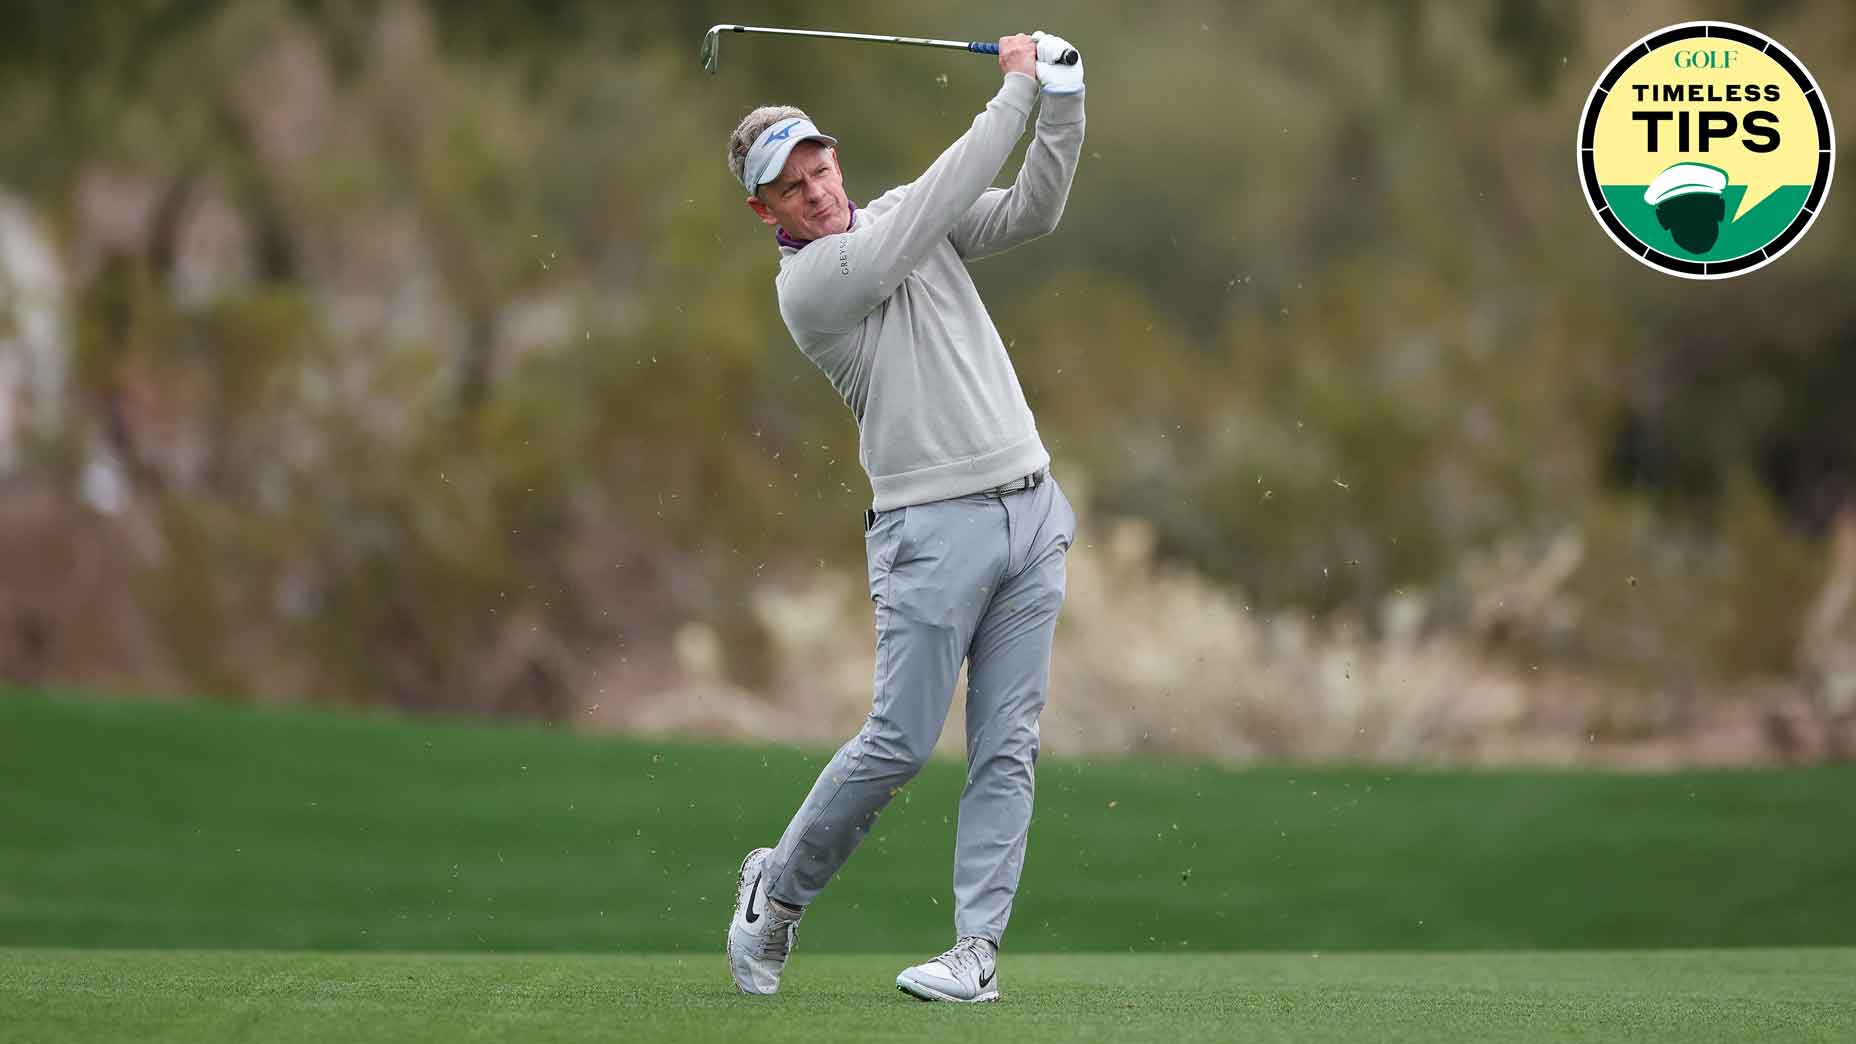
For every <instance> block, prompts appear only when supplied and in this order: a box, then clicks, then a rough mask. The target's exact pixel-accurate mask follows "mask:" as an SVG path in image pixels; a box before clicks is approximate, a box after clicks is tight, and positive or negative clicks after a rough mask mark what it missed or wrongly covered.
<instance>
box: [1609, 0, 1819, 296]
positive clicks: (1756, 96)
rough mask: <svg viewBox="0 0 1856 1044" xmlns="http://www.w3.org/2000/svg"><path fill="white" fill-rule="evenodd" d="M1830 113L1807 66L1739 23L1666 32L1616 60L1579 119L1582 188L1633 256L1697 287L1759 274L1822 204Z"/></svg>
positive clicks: (1808, 223) (1693, 24)
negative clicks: (1707, 281) (1706, 282)
mask: <svg viewBox="0 0 1856 1044" xmlns="http://www.w3.org/2000/svg"><path fill="white" fill-rule="evenodd" d="M1835 167H1836V136H1835V133H1834V132H1833V131H1832V129H1831V126H1830V108H1829V107H1828V106H1827V105H1825V104H1824V96H1823V94H1822V93H1821V92H1820V91H1819V90H1818V89H1817V81H1815V80H1813V79H1812V78H1811V74H1810V72H1809V71H1807V70H1806V69H1805V67H1804V65H1803V64H1802V63H1800V62H1799V61H1798V59H1797V58H1796V57H1794V56H1793V55H1792V53H1791V52H1790V51H1788V50H1786V49H1785V48H1784V47H1781V46H1780V45H1779V44H1778V42H1777V41H1775V40H1773V39H1771V38H1770V37H1767V36H1766V35H1764V34H1763V33H1757V32H1754V31H1753V30H1751V29H1748V28H1745V27H1744V26H1738V25H1733V24H1731V23H1729V22H1684V23H1682V24H1681V25H1672V26H1670V27H1668V28H1666V29H1659V30H1657V31H1656V32H1654V33H1651V34H1650V35H1648V36H1646V37H1644V38H1643V39H1641V40H1638V41H1637V42H1636V43H1634V44H1632V45H1631V46H1630V47H1628V48H1626V49H1625V51H1624V53H1622V54H1620V55H1618V56H1617V58H1615V59H1613V60H1612V62H1611V65H1610V67H1609V68H1607V69H1606V70H1605V74H1604V75H1603V76H1601V77H1599V79H1598V83H1597V84H1596V85H1595V86H1593V88H1592V94H1591V96H1590V97H1589V98H1587V99H1586V102H1585V112H1584V114H1583V115H1582V116H1581V118H1580V120H1579V180H1580V182H1581V183H1582V184H1583V185H1584V186H1585V199H1586V202H1587V203H1589V204H1590V205H1591V207H1592V214H1593V216H1594V217H1596V218H1598V222H1599V224H1601V225H1603V226H1604V227H1605V231H1606V232H1608V233H1610V235H1611V238H1612V240H1613V241H1615V242H1616V243H1617V245H1618V246H1620V247H1623V248H1624V250H1625V252H1626V253H1628V254H1630V255H1631V256H1632V257H1634V258H1636V259H1637V260H1639V261H1642V262H1643V263H1644V264H1646V265H1649V266H1650V267H1651V268H1655V269H1658V270H1660V271H1663V272H1668V273H1670V274H1671V275H1678V276H1682V277H1684V278H1687V279H1725V278H1727V277H1729V276H1736V275H1741V274H1743V273H1746V272H1751V271H1753V270H1754V269H1756V268H1759V267H1761V266H1763V265H1765V264H1767V263H1768V262H1771V261H1773V260H1774V259H1776V258H1777V257H1778V256H1779V255H1780V254H1783V253H1784V252H1785V251H1786V250H1788V249H1790V248H1791V245H1792V244H1793V243H1796V242H1797V241H1798V239H1799V237H1801V236H1803V235H1804V233H1805V229H1807V228H1810V227H1811V222H1812V221H1813V220H1814V219H1815V218H1816V217H1817V212H1818V211H1819V210H1821V209H1823V205H1824V199H1825V197H1826V195H1827V194H1828V193H1829V191H1830V176H1831V172H1832V171H1833V170H1834V168H1835Z"/></svg>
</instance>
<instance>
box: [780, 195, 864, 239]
mask: <svg viewBox="0 0 1856 1044" xmlns="http://www.w3.org/2000/svg"><path fill="white" fill-rule="evenodd" d="M844 202H846V203H849V204H850V207H851V220H850V224H851V225H855V224H857V204H855V203H851V201H850V200H848V199H847V200H845V201H844ZM773 238H774V240H775V241H776V242H778V243H779V244H780V245H781V246H783V247H791V248H792V249H794V250H804V249H805V248H806V244H807V243H810V242H812V241H811V240H810V239H794V238H793V237H792V236H789V235H787V234H786V229H784V228H781V227H780V226H778V225H775V226H774V227H773Z"/></svg>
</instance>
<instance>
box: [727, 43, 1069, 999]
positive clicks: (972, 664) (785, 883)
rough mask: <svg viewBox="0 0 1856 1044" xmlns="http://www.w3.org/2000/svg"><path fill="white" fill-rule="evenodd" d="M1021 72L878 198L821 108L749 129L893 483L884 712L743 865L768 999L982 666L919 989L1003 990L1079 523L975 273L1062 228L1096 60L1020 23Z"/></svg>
mask: <svg viewBox="0 0 1856 1044" xmlns="http://www.w3.org/2000/svg"><path fill="white" fill-rule="evenodd" d="M1066 59H1067V60H1068V62H1069V64H1060V63H1061V62H1063V61H1064V60H1066ZM999 67H1000V69H1001V70H1002V71H1003V73H1004V83H1003V84H1001V85H1000V87H999V92H998V93H997V94H995V95H994V96H993V98H992V100H991V101H990V102H988V103H987V104H986V108H985V110H984V111H982V112H981V113H980V114H979V115H978V116H976V117H974V120H973V125H972V127H970V128H969V129H968V130H967V132H966V133H965V134H963V135H961V136H960V138H959V139H958V140H957V141H955V142H954V143H953V144H952V145H950V146H948V149H947V151H946V152H943V153H942V154H941V157H940V158H939V159H937V160H935V161H934V163H933V164H931V165H930V166H929V167H928V169H927V170H926V171H924V172H923V173H922V175H921V176H920V177H919V178H916V179H915V181H914V182H912V183H910V184H908V185H904V186H902V187H900V188H895V189H891V190H890V191H888V192H886V193H884V194H883V195H882V196H880V197H878V198H877V199H875V200H873V201H871V203H870V204H869V205H868V206H865V207H862V208H859V207H856V206H854V205H853V204H852V203H851V202H850V200H849V199H848V198H847V197H846V196H845V192H844V182H843V176H842V171H841V168H840V166H839V163H838V157H837V154H836V151H835V149H834V148H833V146H835V145H836V144H837V139H835V138H832V137H829V136H827V135H824V134H821V133H819V130H818V128H817V127H816V126H814V125H813V123H812V121H811V120H810V119H809V118H807V116H806V115H805V113H803V112H801V111H799V110H798V109H793V108H788V107H766V108H760V109H756V110H754V111H753V112H751V113H749V114H748V115H747V117H746V118H745V119H743V120H742V121H741V124H740V126H738V127H736V128H735V132H734V135H733V136H732V138H731V139H730V142H729V152H728V161H729V169H730V171H731V172H732V173H733V174H734V175H735V176H736V177H737V178H738V179H739V180H740V182H741V184H742V185H743V187H745V188H746V189H747V191H748V199H747V204H748V206H749V207H750V208H752V209H753V211H754V213H755V214H757V215H758V216H759V217H760V219H761V220H762V221H763V222H765V223H766V224H768V225H771V226H773V227H774V229H775V235H776V238H777V239H778V241H779V248H780V271H779V274H778V275H777V276H776V277H775V279H774V284H775V286H776V288H777V289H778V292H779V302H780V315H781V317H782V318H783V319H784V320H785V321H786V326H787V329H788V330H789V331H791V333H792V336H793V340H794V341H795V342H797V343H798V346H799V349H800V351H802V352H804V353H805V355H806V357H807V358H809V359H811V360H812V362H813V363H815V364H816V365H817V366H818V368H819V369H820V370H822V371H824V373H825V376H826V377H828V378H829V379H830V380H831V383H832V385H833V386H834V387H836V388H837V389H838V392H839V394H840V395H842V396H843V397H844V401H845V403H846V404H847V405H848V406H850V408H851V412H852V413H853V414H854V415H855V416H856V418H857V423H858V428H859V437H860V443H861V450H860V458H861V460H862V463H863V466H864V470H865V471H866V472H868V473H869V476H870V485H871V487H872V490H873V491H874V494H875V497H874V500H873V502H872V504H871V510H869V511H867V512H865V514H864V531H865V545H866V547H865V550H866V554H867V558H868V564H869V578H870V596H871V599H872V601H874V602H875V605H876V627H877V641H876V681H875V697H874V702H873V706H872V707H871V710H870V715H869V717H868V718H867V719H866V720H865V722H864V725H863V728H862V729H861V730H860V731H859V732H858V733H857V735H856V736H854V737H852V739H851V740H850V742H848V743H846V744H845V745H844V746H843V747H842V748H841V749H840V750H839V751H838V752H837V754H836V755H835V756H834V757H833V758H832V759H831V762H830V764H828V765H826V766H825V770H824V771H823V772H822V773H820V774H819V777H818V782H816V783H815V784H813V786H812V790H811V792H810V793H809V794H807V795H806V798H805V801H804V803H803V804H802V805H801V806H800V807H799V811H798V813H797V814H796V815H794V816H793V819H792V822H791V823H789V824H788V825H787V827H786V831H785V833H784V834H783V835H782V836H781V837H780V841H779V844H778V845H777V846H775V847H773V848H756V849H755V850H753V851H752V852H749V853H748V855H747V858H746V859H744V860H743V861H742V864H741V871H740V876H739V886H738V892H737V897H736V903H735V914H734V919H733V920H732V921H731V922H730V924H729V927H728V963H729V968H730V970H731V972H732V973H733V975H734V979H735V983H736V985H738V986H739V987H740V988H741V990H742V991H743V992H746V993H757V994H770V993H773V992H775V991H777V990H778V989H779V987H780V975H781V972H782V971H783V970H784V968H785V965H786V959H787V957H788V955H789V954H790V953H791V952H792V948H793V945H794V943H795V941H796V940H797V939H798V925H799V920H800V918H801V916H802V915H803V914H804V912H805V908H806V905H807V904H808V903H810V902H812V900H813V899H814V898H816V897H817V896H818V895H819V893H820V892H821V891H822V890H823V889H824V888H825V885H826V884H827V883H828V882H829V881H830V880H831V878H832V875H833V874H835V873H837V871H838V868H839V867H841V866H843V865H844V862H845V860H847V859H849V858H850V855H851V852H852V851H853V850H855V849H856V847H857V845H858V842H860V841H862V840H863V837H864V835H865V834H866V833H867V832H868V831H869V830H870V828H871V825H872V824H873V823H874V822H875V820H876V817H877V814H878V813H879V812H881V811H882V809H883V808H884V806H886V805H887V804H889V801H890V799H891V798H892V797H894V796H895V794H896V792H897V791H898V790H899V789H900V788H901V787H902V786H903V785H904V784H905V783H907V782H908V781H909V780H910V779H912V778H914V776H915V774H916V773H917V772H918V771H919V770H920V769H921V767H922V765H923V764H924V762H925V761H926V760H927V758H928V755H929V752H930V751H932V750H933V749H934V746H935V742H936V740H938V739H939V738H940V735H941V729H942V726H943V725H944V724H945V722H946V719H947V713H948V709H949V707H950V705H951V704H952V702H953V695H954V686H955V681H956V678H957V676H958V674H959V671H960V667H961V664H962V662H963V661H966V662H967V665H968V670H967V782H966V788H965V790H964V791H963V792H962V793H961V796H960V820H959V826H958V827H957V829H956V837H955V854H954V932H955V936H956V943H955V945H954V946H953V948H951V949H949V950H948V951H947V952H945V953H943V954H941V955H940V956H939V957H936V958H934V959H933V960H930V961H927V962H925V963H923V964H918V965H915V966H914V967H911V968H908V969H905V970H904V971H903V972H902V973H901V974H900V975H898V976H897V977H896V985H897V986H898V987H900V988H901V989H902V990H904V991H905V992H907V993H909V994H912V995H913V996H916V997H919V998H921V999H923V1000H945V1001H967V1002H971V1001H991V1000H997V999H998V997H999V979H998V973H997V968H998V948H999V942H1000V940H1001V939H1002V938H1003V937H1004V935H1005V926H1006V922H1007V920H1008V919H1009V918H1010V916H1011V912H1012V900H1013V897H1014V895H1015V894H1016V893H1017V891H1018V879H1019V874H1020V872H1021V870H1022V869H1023V866H1024V854H1025V838H1026V834H1027V833H1028V831H1029V829H1030V825H1031V804H1032V792H1033V771H1034V768H1035V765H1036V763H1037V754H1038V715H1039V713H1040V712H1041V711H1042V710H1043V707H1044V699H1045V689H1046V687H1047V683H1048V680H1049V676H1050V657H1051V640H1052V637H1053V635H1054V633H1055V631H1056V626H1057V613H1058V610H1059V609H1060V608H1061V607H1062V605H1063V597H1064V558H1065V555H1066V554H1067V553H1068V551H1069V547H1070V543H1071V540H1072V539H1073V538H1074V535H1075V527H1076V516H1075V514H1074V513H1073V511H1072V510H1071V507H1070V504H1069V501H1068V500H1067V499H1066V498H1065V497H1064V495H1063V493H1062V491H1061V490H1059V489H1058V487H1057V483H1056V480H1055V479H1053V478H1051V477H1050V468H1049V465H1050V454H1049V453H1048V452H1047V451H1046V450H1045V448H1044V444H1043V442H1042V441H1041V440H1040V439H1039V438H1038V431H1037V425H1036V423H1035V421H1034V420H1033V419H1032V416H1031V410H1030V408H1029V407H1028V406H1027V405H1026V403H1025V396H1024V393H1023V391H1022V390H1021V389H1020V388H1019V384H1018V376H1017V374H1016V372H1015V371H1014V370H1013V368H1012V360H1011V358H1010V357H1009V356H1008V355H1007V354H1006V350H1005V345H1004V344H1003V343H1002V342H1001V340H1000V338H999V333H998V331H997V330H995V329H994V328H993V324H992V319H991V318H990V317H989V316H988V315H987V313H986V307H985V305H984V304H982V303H981V301H980V297H979V294H978V292H977V291H976V290H975V289H974V286H973V281H972V279H971V278H970V277H969V276H968V274H967V269H966V264H967V262H969V261H972V260H974V259H976V258H981V257H986V256H988V255H991V254H997V253H999V252H1001V251H1004V250H1008V249H1010V248H1012V247H1015V246H1017V245H1019V244H1020V243H1024V242H1027V241H1029V240H1032V239H1035V238H1037V237H1038V236H1042V235H1044V234H1045V233H1048V232H1050V231H1052V230H1053V229H1055V228H1056V227H1057V219H1058V218H1059V217H1060V216H1062V214H1063V206H1064V201H1065V199H1066V198H1067V197H1068V195H1069V191H1070V181H1071V178H1072V177H1073V176H1074V174H1075V172H1076V161H1077V157H1078V155H1079V154H1080V152H1081V150H1082V143H1083V67H1082V62H1081V61H1080V59H1078V58H1077V57H1076V56H1075V55H1074V49H1073V48H1071V47H1070V45H1069V44H1068V43H1067V42H1065V41H1063V40H1061V39H1059V38H1057V37H1054V36H1050V35H1048V34H1045V33H1042V32H1039V33H1033V34H1032V35H1030V36H1008V37H1005V38H1004V39H1001V40H1000V41H999ZM1040 87H1041V88H1042V94H1043V101H1042V104H1041V107H1040V108H1039V112H1038V118H1037V123H1036V138H1035V140H1034V141H1033V142H1032V143H1031V145H1030V147H1029V148H1028V150H1027V151H1026V154H1025V161H1024V166H1023V167H1022V169H1020V170H1019V172H1018V176H1017V179H1016V180H1015V181H1014V183H1013V185H1012V187H1011V188H1009V189H996V188H990V187H989V186H990V185H991V183H992V181H993V179H994V178H995V177H996V176H997V175H998V173H999V169H1000V167H1001V166H1003V165H1004V163H1005V160H1006V158H1007V157H1008V156H1009V155H1010V154H1011V151H1012V149H1013V147H1014V145H1015V144H1016V143H1017V141H1018V138H1019V137H1020V135H1022V134H1023V132H1024V127H1025V122H1026V120H1027V119H1028V118H1029V117H1030V116H1031V109H1032V104H1033V102H1034V101H1036V100H1037V96H1038V94H1039V90H1040Z"/></svg>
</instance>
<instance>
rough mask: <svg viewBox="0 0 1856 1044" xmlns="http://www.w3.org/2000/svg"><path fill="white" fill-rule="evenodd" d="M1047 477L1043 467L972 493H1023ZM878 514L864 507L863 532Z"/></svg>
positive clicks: (871, 524)
mask: <svg viewBox="0 0 1856 1044" xmlns="http://www.w3.org/2000/svg"><path fill="white" fill-rule="evenodd" d="M1047 478H1050V468H1048V467H1043V468H1039V469H1038V470H1036V471H1034V472H1032V473H1031V474H1029V475H1023V476H1020V477H1019V478H1015V479H1013V480H1012V481H1010V482H1004V483H1001V484H999V485H997V486H994V487H992V488H991V489H982V490H980V491H979V492H978V493H975V494H973V495H974V496H976V497H1004V496H1010V495H1011V494H1013V493H1023V492H1024V491H1025V490H1027V489H1036V488H1038V487H1039V486H1042V485H1043V484H1044V480H1045V479H1047ZM878 514H880V512H878V511H876V510H875V509H866V510H865V511H864V532H866V533H868V532H870V527H872V526H874V525H876V516H877V515H878Z"/></svg>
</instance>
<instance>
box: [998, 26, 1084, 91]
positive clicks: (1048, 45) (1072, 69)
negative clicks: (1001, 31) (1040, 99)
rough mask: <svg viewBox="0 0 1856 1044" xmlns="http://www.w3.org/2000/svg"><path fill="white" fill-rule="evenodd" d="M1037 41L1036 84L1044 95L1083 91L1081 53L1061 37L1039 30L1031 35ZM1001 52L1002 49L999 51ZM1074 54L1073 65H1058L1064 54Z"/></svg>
mask: <svg viewBox="0 0 1856 1044" xmlns="http://www.w3.org/2000/svg"><path fill="white" fill-rule="evenodd" d="M1031 39H1033V40H1035V41H1037V56H1038V63H1037V69H1038V82H1039V83H1041V84H1043V85H1044V93H1046V94H1075V93H1076V92H1077V91H1080V90H1082V89H1083V53H1082V52H1081V51H1078V50H1076V47H1075V46H1074V45H1073V44H1071V43H1070V41H1068V40H1065V39H1064V38H1063V37H1061V36H1053V35H1051V34H1050V33H1047V32H1045V31H1044V30H1042V29H1039V30H1038V31H1037V32H1035V33H1032V34H1031ZM1000 50H1001V52H1003V50H1004V48H1001V49H1000ZM1071 52H1074V53H1075V54H1076V62H1075V64H1073V65H1060V64H1058V63H1059V62H1060V61H1061V60H1062V58H1063V56H1064V55H1065V54H1068V53H1071Z"/></svg>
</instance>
